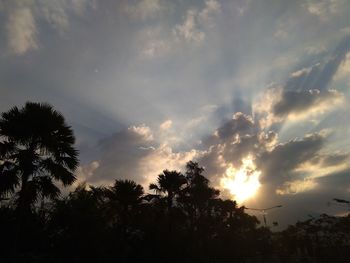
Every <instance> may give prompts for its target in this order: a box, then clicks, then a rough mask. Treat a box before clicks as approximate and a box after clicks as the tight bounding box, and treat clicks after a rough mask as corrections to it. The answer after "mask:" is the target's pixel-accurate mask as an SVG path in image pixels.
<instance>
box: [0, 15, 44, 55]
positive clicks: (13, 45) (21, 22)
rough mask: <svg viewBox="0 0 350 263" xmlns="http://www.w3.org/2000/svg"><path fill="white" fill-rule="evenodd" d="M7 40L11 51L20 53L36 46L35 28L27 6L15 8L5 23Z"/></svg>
mask: <svg viewBox="0 0 350 263" xmlns="http://www.w3.org/2000/svg"><path fill="white" fill-rule="evenodd" d="M6 29H7V42H8V46H9V48H10V50H11V52H12V53H14V54H16V55H21V54H24V53H26V52H27V51H30V50H35V49H37V48H38V42H37V28H36V23H35V19H34V17H33V14H32V11H31V10H30V9H29V8H16V9H15V10H13V11H12V12H11V13H10V14H9V17H8V21H7V23H6Z"/></svg>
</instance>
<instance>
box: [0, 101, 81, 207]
mask: <svg viewBox="0 0 350 263" xmlns="http://www.w3.org/2000/svg"><path fill="white" fill-rule="evenodd" d="M0 138H1V141H0V160H1V162H0V193H1V194H2V195H7V194H11V193H14V192H15V191H16V190H17V189H18V196H17V207H18V208H19V209H20V210H26V209H29V208H30V206H31V204H33V203H34V202H35V201H36V200H37V199H38V198H39V197H43V198H54V197H57V196H58V195H59V193H60V189H59V188H58V187H57V186H56V185H55V183H54V181H59V182H61V183H63V185H64V186H67V185H70V184H72V183H73V182H74V181H75V179H76V178H75V176H74V174H73V173H74V170H75V169H76V167H77V165H78V159H77V151H76V150H75V149H74V147H73V145H74V141H75V138H74V135H73V131H72V129H71V128H70V127H69V126H68V125H67V124H66V123H65V120H64V117H63V116H62V115H61V114H60V113H59V112H57V111H56V110H54V109H53V108H52V106H50V105H49V104H46V103H32V102H27V103H26V104H25V106H24V107H23V108H17V107H13V108H12V109H10V110H9V111H7V112H4V113H2V115H1V119H0Z"/></svg>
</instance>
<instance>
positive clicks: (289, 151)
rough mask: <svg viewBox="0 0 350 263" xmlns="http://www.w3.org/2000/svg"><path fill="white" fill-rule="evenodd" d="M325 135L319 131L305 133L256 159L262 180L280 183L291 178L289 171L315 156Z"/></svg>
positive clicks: (322, 143)
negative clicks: (302, 136)
mask: <svg viewBox="0 0 350 263" xmlns="http://www.w3.org/2000/svg"><path fill="white" fill-rule="evenodd" d="M324 142H325V137H324V135H321V134H319V133H314V134H310V135H307V136H306V137H304V138H302V139H299V140H292V141H289V142H287V143H281V144H278V145H277V146H276V147H275V148H274V149H273V150H272V151H266V152H264V153H262V154H261V156H260V157H259V159H258V167H259V168H260V169H261V170H262V172H263V173H262V174H263V180H264V181H268V182H273V183H274V184H281V183H283V182H285V181H287V180H290V179H292V178H291V173H292V172H293V171H294V170H295V169H296V168H297V167H299V166H300V165H301V164H303V163H305V162H307V161H309V160H311V159H313V158H315V156H317V154H318V153H319V151H320V150H321V149H322V146H323V145H324Z"/></svg>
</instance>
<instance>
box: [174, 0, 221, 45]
mask: <svg viewBox="0 0 350 263" xmlns="http://www.w3.org/2000/svg"><path fill="white" fill-rule="evenodd" d="M220 11H221V5H220V3H219V2H218V1H215V0H207V1H206V2H205V7H204V8H203V9H202V10H201V11H198V10H195V9H189V10H187V13H186V17H185V19H184V22H183V23H182V24H180V25H176V26H175V28H174V29H173V33H174V35H175V36H176V37H177V38H178V39H184V40H185V41H187V42H194V43H197V44H198V43H200V42H202V41H203V40H204V39H205V37H206V34H205V32H204V29H203V28H205V27H213V23H212V19H213V15H215V14H218V13H220Z"/></svg>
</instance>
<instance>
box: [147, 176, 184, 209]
mask: <svg viewBox="0 0 350 263" xmlns="http://www.w3.org/2000/svg"><path fill="white" fill-rule="evenodd" d="M185 184H186V178H185V176H183V175H182V174H181V173H180V172H177V171H169V170H164V171H163V173H162V174H160V175H158V178H157V184H150V186H149V189H150V190H154V191H155V192H156V194H161V193H165V194H166V197H165V198H166V201H167V207H168V210H170V209H171V208H172V207H173V202H174V198H175V197H176V196H177V195H178V194H179V193H180V191H181V190H182V186H184V185H185Z"/></svg>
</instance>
